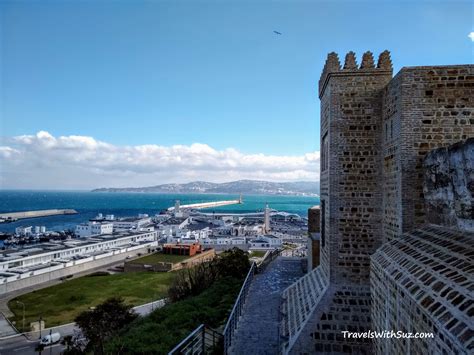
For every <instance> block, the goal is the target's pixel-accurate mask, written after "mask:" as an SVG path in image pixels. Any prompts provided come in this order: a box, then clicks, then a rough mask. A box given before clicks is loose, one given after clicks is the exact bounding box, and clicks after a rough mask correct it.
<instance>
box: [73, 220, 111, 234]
mask: <svg viewBox="0 0 474 355" xmlns="http://www.w3.org/2000/svg"><path fill="white" fill-rule="evenodd" d="M113 229H114V224H113V223H112V222H88V223H82V224H78V225H77V226H76V231H75V234H76V235H77V236H78V237H80V238H86V237H91V236H94V235H101V234H112V233H113Z"/></svg>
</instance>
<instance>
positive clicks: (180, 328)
mask: <svg viewBox="0 0 474 355" xmlns="http://www.w3.org/2000/svg"><path fill="white" fill-rule="evenodd" d="M241 285H242V279H236V278H232V277H224V278H221V279H219V280H218V281H216V282H215V283H214V284H213V285H212V286H211V287H209V288H208V289H207V290H205V291H204V292H202V293H201V294H200V295H198V296H194V297H189V298H187V299H185V300H182V301H179V302H175V303H172V304H169V305H167V306H165V307H163V308H160V309H158V310H156V311H154V312H153V313H151V314H150V315H149V316H147V317H143V318H138V319H136V320H135V321H134V322H132V323H131V324H130V325H129V326H128V327H126V328H125V329H123V330H122V331H121V332H120V334H118V335H117V336H115V337H114V338H113V339H111V340H110V341H109V342H108V344H107V345H106V348H105V350H106V351H105V352H106V353H107V354H157V355H159V354H167V353H168V351H170V350H171V349H172V348H173V347H174V346H176V345H177V344H178V343H179V342H180V341H181V340H183V339H184V338H185V337H186V336H187V335H188V334H189V333H190V332H191V331H193V330H194V329H195V328H196V327H198V326H199V325H200V324H202V323H204V324H207V325H209V326H210V327H213V328H217V327H219V326H221V325H223V324H224V323H225V320H226V318H227V316H228V315H229V313H230V311H231V308H232V306H233V304H234V302H235V299H236V297H237V294H238V293H239V290H240V287H241Z"/></svg>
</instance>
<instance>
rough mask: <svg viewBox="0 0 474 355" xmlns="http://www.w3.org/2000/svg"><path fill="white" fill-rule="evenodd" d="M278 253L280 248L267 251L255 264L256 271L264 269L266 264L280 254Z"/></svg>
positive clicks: (259, 271)
mask: <svg viewBox="0 0 474 355" xmlns="http://www.w3.org/2000/svg"><path fill="white" fill-rule="evenodd" d="M280 253H281V249H275V250H272V251H267V252H266V253H265V256H264V257H263V259H262V261H261V262H259V263H258V264H257V273H261V272H263V271H265V268H266V267H267V265H268V264H270V262H272V261H273V260H275V259H276V258H277V257H278V256H279V255H280Z"/></svg>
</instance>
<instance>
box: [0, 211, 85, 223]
mask: <svg viewBox="0 0 474 355" xmlns="http://www.w3.org/2000/svg"><path fill="white" fill-rule="evenodd" d="M64 214H77V211H76V210H73V209H64V210H59V209H53V210H38V211H24V212H8V213H0V223H3V222H13V221H16V220H19V219H26V218H38V217H47V216H57V215H64Z"/></svg>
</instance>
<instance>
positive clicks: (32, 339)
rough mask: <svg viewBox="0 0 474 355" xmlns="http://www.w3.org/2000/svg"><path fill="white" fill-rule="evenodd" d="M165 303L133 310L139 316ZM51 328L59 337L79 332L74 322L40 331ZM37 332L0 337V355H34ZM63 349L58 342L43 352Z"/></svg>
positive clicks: (147, 305) (46, 332) (137, 307)
mask: <svg viewBox="0 0 474 355" xmlns="http://www.w3.org/2000/svg"><path fill="white" fill-rule="evenodd" d="M164 305H165V302H164V300H162V299H161V300H158V301H154V302H150V303H147V304H143V305H141V306H136V307H134V308H133V310H134V311H135V312H136V313H137V314H139V315H140V316H146V315H147V314H149V313H151V312H153V311H154V310H155V309H158V308H161V307H163V306H164ZM50 329H51V332H52V333H56V332H57V333H59V334H61V338H63V337H64V336H66V335H74V334H77V333H78V332H79V328H77V327H76V324H75V323H69V324H64V325H59V326H57V327H53V328H47V329H43V331H42V332H41V334H42V335H45V334H49V331H50ZM39 338H40V337H39V332H30V333H24V334H16V335H13V336H9V337H4V338H1V339H0V355H9V354H15V355H34V354H37V352H35V348H36V346H37V345H38V343H39ZM63 350H64V346H63V345H61V344H60V343H58V344H54V345H52V346H49V347H46V350H45V351H44V352H43V353H44V354H50V353H51V354H55V355H56V354H60V353H61V352H62V351H63Z"/></svg>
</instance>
